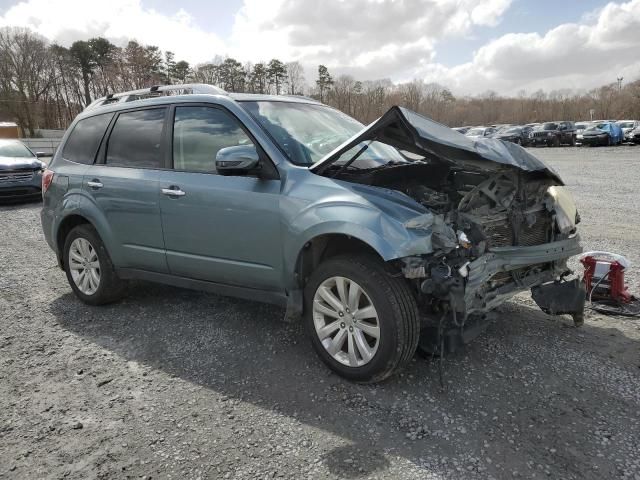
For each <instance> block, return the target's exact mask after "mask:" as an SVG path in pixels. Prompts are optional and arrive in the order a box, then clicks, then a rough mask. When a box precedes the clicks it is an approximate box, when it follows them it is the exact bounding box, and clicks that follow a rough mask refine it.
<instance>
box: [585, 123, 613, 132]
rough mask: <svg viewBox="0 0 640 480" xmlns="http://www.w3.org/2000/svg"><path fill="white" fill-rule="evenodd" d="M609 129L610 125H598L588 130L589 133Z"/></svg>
mask: <svg viewBox="0 0 640 480" xmlns="http://www.w3.org/2000/svg"><path fill="white" fill-rule="evenodd" d="M608 129H609V124H608V123H598V124H597V125H592V126H590V127H589V128H587V130H588V131H593V130H608Z"/></svg>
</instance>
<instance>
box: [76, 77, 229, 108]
mask: <svg viewBox="0 0 640 480" xmlns="http://www.w3.org/2000/svg"><path fill="white" fill-rule="evenodd" d="M197 94H208V95H227V92H225V91H224V90H223V89H221V88H218V87H215V86H213V85H208V84H206V83H184V84H181V85H154V86H152V87H149V88H141V89H140V90H131V91H129V92H120V93H110V94H108V95H107V96H105V97H102V98H98V99H97V100H94V101H93V102H91V104H90V105H88V106H87V107H86V108H85V110H90V109H93V108H96V107H102V106H105V105H112V104H114V103H124V102H132V101H134V100H142V99H145V98H154V97H162V96H169V95H197Z"/></svg>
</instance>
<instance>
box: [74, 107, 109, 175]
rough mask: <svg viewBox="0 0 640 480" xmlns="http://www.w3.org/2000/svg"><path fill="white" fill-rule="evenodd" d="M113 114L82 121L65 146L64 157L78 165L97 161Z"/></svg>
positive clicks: (77, 124)
mask: <svg viewBox="0 0 640 480" xmlns="http://www.w3.org/2000/svg"><path fill="white" fill-rule="evenodd" d="M112 118H113V113H104V114H102V115H96V116H94V117H89V118H85V119H82V120H80V121H79V122H78V123H76V126H75V127H73V130H72V131H71V134H70V135H69V138H68V139H67V142H66V143H65V144H64V148H63V150H62V156H63V157H64V158H65V159H67V160H71V161H72V162H76V163H84V164H85V165H91V164H93V162H94V161H95V158H96V153H98V147H99V146H100V142H101V141H102V137H104V133H105V132H106V131H107V127H108V126H109V122H110V121H111V119H112Z"/></svg>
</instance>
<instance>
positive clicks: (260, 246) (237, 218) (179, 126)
mask: <svg viewBox="0 0 640 480" xmlns="http://www.w3.org/2000/svg"><path fill="white" fill-rule="evenodd" d="M172 125H173V132H172V134H171V135H169V137H170V138H172V148H171V151H172V152H173V170H172V171H171V170H167V171H164V172H162V173H161V177H160V188H161V189H162V191H163V192H164V193H163V194H162V195H161V198H160V210H161V213H162V224H163V230H164V238H165V245H166V252H167V262H168V264H169V269H170V271H171V273H172V274H174V275H179V276H184V277H189V278H194V279H199V280H207V281H212V282H217V283H223V284H227V285H239V286H243V287H251V288H256V289H262V290H275V291H279V290H280V289H281V288H282V245H281V235H280V215H279V201H280V200H279V199H280V180H279V179H277V180H273V179H264V178H258V177H257V176H255V175H253V176H252V175H236V176H231V175H220V174H219V173H218V172H217V171H216V168H215V159H216V154H217V152H218V151H219V150H220V149H221V148H225V147H231V146H237V145H254V146H255V142H254V140H253V139H252V138H251V137H250V136H249V134H248V132H247V131H245V130H244V129H243V127H242V125H241V124H240V122H239V121H238V120H237V118H236V117H234V116H233V115H232V114H231V113H230V112H228V111H227V110H225V109H223V108H217V107H214V106H211V105H189V106H186V105H184V106H176V107H175V120H174V122H173V124H172ZM256 149H257V150H258V151H259V152H260V154H261V156H262V157H263V158H262V159H263V161H266V162H270V160H269V159H268V158H266V156H264V154H263V153H262V152H261V151H260V149H259V147H257V148H256Z"/></svg>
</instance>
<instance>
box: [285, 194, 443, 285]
mask: <svg viewBox="0 0 640 480" xmlns="http://www.w3.org/2000/svg"><path fill="white" fill-rule="evenodd" d="M405 221H406V219H397V218H394V217H392V216H391V215H389V214H386V213H384V212H382V211H381V210H379V209H376V208H372V207H370V206H367V205H358V204H349V203H342V204H336V203H332V204H323V205H320V206H317V207H313V208H309V209H307V210H305V211H304V212H302V213H301V214H300V215H298V216H297V217H295V218H294V219H293V221H292V222H291V223H290V224H289V225H288V230H289V232H287V233H286V234H285V235H284V244H283V249H284V273H285V279H286V280H287V281H286V282H285V283H287V284H290V283H291V280H290V279H293V278H294V273H295V269H296V263H297V260H298V256H299V254H300V252H301V251H302V249H303V248H304V246H305V245H306V244H307V243H308V242H310V241H312V240H313V239H314V238H317V237H320V236H322V235H329V234H341V235H347V236H350V237H353V238H355V239H357V240H360V241H362V242H364V243H366V244H367V245H369V246H370V247H371V248H373V249H374V250H375V251H376V252H377V253H378V254H379V255H380V257H382V258H383V259H384V260H385V261H390V260H394V259H397V258H402V257H407V256H410V255H420V254H429V253H432V252H433V247H432V244H431V234H430V232H426V231H418V230H411V229H407V228H406V227H405V226H404V223H405Z"/></svg>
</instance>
